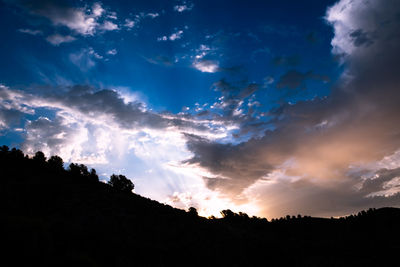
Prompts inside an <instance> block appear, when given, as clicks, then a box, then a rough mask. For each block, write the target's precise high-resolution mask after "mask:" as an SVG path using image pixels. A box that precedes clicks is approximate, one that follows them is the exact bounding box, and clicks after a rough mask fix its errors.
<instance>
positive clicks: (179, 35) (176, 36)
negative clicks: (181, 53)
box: [157, 30, 183, 42]
mask: <svg viewBox="0 0 400 267" xmlns="http://www.w3.org/2000/svg"><path fill="white" fill-rule="evenodd" d="M182 36H183V31H182V30H179V31H176V32H174V33H172V34H171V35H170V36H165V35H164V36H161V37H158V38H157V41H159V42H160V41H168V40H169V41H175V40H179V39H181V38H182Z"/></svg>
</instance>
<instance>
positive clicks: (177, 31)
mask: <svg viewBox="0 0 400 267" xmlns="http://www.w3.org/2000/svg"><path fill="white" fill-rule="evenodd" d="M393 2H394V3H393V4H392V5H391V7H392V10H390V9H388V8H386V7H381V6H380V5H379V3H378V1H371V3H368V2H367V1H362V0H359V1H354V2H352V1H345V0H341V1H289V0H286V1H246V2H244V1H172V0H171V1H129V2H128V1H24V0H21V1H11V0H4V1H1V2H0V20H1V25H2V26H1V27H0V35H1V36H3V38H2V40H3V41H2V42H1V43H0V58H1V59H2V60H1V61H0V84H1V86H2V87H1V89H2V94H1V95H0V97H1V105H0V107H1V113H0V115H1V116H0V119H1V124H0V140H1V143H3V144H6V145H9V146H17V147H20V148H22V149H23V150H24V151H25V152H27V153H34V152H35V151H36V150H42V151H44V152H45V153H46V154H47V155H52V154H59V155H60V156H62V157H63V158H64V160H65V161H66V162H70V161H73V162H80V163H84V164H87V165H89V166H91V167H94V168H96V169H97V170H98V171H99V172H100V173H102V177H103V178H104V179H106V178H107V177H108V176H109V175H110V174H111V173H114V172H118V173H123V174H125V175H127V176H128V177H129V178H131V179H132V180H133V182H134V183H135V185H136V191H137V192H138V193H140V194H142V195H145V196H149V197H152V198H154V199H157V200H159V201H162V202H165V203H168V204H171V205H174V206H177V207H180V208H188V207H189V206H195V207H197V208H198V209H199V211H200V213H201V214H203V215H210V214H214V215H217V214H218V212H219V210H221V209H224V208H232V209H233V210H243V211H245V212H248V213H250V214H256V215H262V216H267V217H268V216H279V215H284V214H283V213H284V212H294V213H299V212H301V211H303V212H305V213H307V212H308V213H311V214H313V215H323V216H325V215H332V214H343V213H347V212H350V211H352V210H353V209H357V208H360V206H357V205H356V204H355V203H356V202H357V201H356V200H355V199H363V200H365V201H362V203H363V204H362V205H375V203H378V202H379V201H382V200H381V199H379V201H378V200H376V199H377V198H382V197H385V196H387V199H384V200H385V201H392V202H393V201H395V200H393V198H394V197H397V195H396V193H397V191H396V189H393V188H397V182H395V181H397V180H395V179H396V177H397V176H394V177H392V180H393V181H392V180H391V181H392V183H394V185H391V186H389V189H388V188H386V187H388V186H387V185H386V183H387V182H388V181H386V180H385V181H382V183H381V184H380V186H381V188H380V190H375V191H376V192H375V191H374V192H369V193H368V194H364V195H363V194H362V193H360V192H361V191H362V190H361V189H362V188H363V181H364V180H365V179H367V180H368V179H369V178H371V177H374V175H376V173H379V171H381V169H382V168H383V167H382V166H383V165H382V164H384V163H382V160H384V159H385V157H386V159H387V157H389V159H390V162H392V161H395V159H396V157H397V156H396V155H397V154H396V153H397V143H396V139H395V138H394V139H393V140H392V139H390V138H389V139H390V142H389V143H390V144H386V141H384V140H380V138H378V137H381V136H382V134H381V133H380V134H378V133H377V136H375V135H373V134H365V133H364V132H365V131H367V132H370V131H369V130H368V129H369V128H368V127H371V125H374V120H373V118H375V117H376V124H380V123H381V122H382V119H381V117H380V116H378V115H376V114H375V113H374V116H370V117H371V118H372V119H371V120H372V123H370V124H365V123H366V121H365V119H364V117H365V116H369V115H367V114H368V112H370V111H368V112H367V110H369V109H367V108H366V107H367V106H368V107H374V108H371V109H376V110H378V111H380V113H379V112H378V114H382V116H383V117H385V120H386V118H391V117H392V116H390V115H389V114H386V111H387V112H389V107H390V105H389V106H388V107H386V106H385V105H384V104H386V103H388V100H387V99H386V98H385V99H380V98H376V97H375V96H374V94H373V92H375V91H374V89H371V90H366V89H364V90H361V89H358V88H364V87H365V86H366V85H365V84H362V82H359V81H360V80H363V79H362V78H364V77H375V76H377V74H376V73H377V71H376V69H374V68H377V66H374V64H372V62H374V56H375V57H376V58H378V55H379V58H380V59H381V61H384V60H386V59H387V61H388V62H386V63H388V64H383V63H382V66H384V67H381V68H380V69H379V71H380V70H383V69H389V68H390V69H391V68H392V67H393V64H395V63H393V62H392V60H391V58H396V56H397V54H395V53H394V52H392V51H391V50H390V49H389V52H390V53H394V54H390V55H389V52H387V54H388V55H387V56H386V54H383V55H381V54H379V53H377V52H376V51H378V50H379V49H380V48H381V47H383V45H389V42H392V43H395V42H396V41H397V39H396V38H395V37H392V36H394V35H393V33H394V32H395V26H396V25H397V24H396V23H397V20H396V14H397V13H396V10H397V7H398V5H397V4H396V3H395V1H393ZM374 9H375V10H378V11H375V15H374V16H371V15H370V14H372V13H371V12H373V11H372V10H374ZM363 12H364V13H363ZM365 16H366V17H365ZM380 16H381V17H380ZM385 18H386V20H385ZM384 23H386V24H385V25H388V26H387V28H385V29H383V28H382V27H381V25H383V24H384ZM392 29H393V32H391V30H392ZM388 36H390V38H386V39H384V37H388ZM392 40H394V41H392ZM384 42H388V44H386V43H384ZM365 55H367V56H365ZM360 59H361V60H360ZM364 61H365V62H364ZM389 61H390V62H389ZM361 63H363V64H361ZM377 65H378V64H377ZM369 66H371V67H370V69H368V67H369ZM363 69H366V70H363ZM361 70H363V71H361ZM379 71H378V72H379ZM369 73H373V75H372V74H371V75H370V74H369ZM389 73H390V71H389ZM365 75H367V76H365ZM381 76H382V75H381ZM350 77H351V78H350ZM371 79H372V78H371ZM389 79H392V77H391V76H390V77H389ZM375 81H377V82H376V83H378V82H379V79H378V78H377V79H375V80H373V81H372V82H371V84H374V82H375ZM386 81H387V79H386V80H385V83H384V82H382V84H381V85H380V86H381V87H382V88H386V87H385V86H386ZM352 83H354V84H353V85H352V86H351V87H348V86H349V85H348V84H352ZM391 84H396V81H393V82H392V83H391ZM367 87H368V86H367ZM371 88H372V87H371ZM387 91H388V93H387V94H386V95H387V96H388V97H389V96H390V99H396V97H397V95H392V94H391V92H392V90H391V89H390V88H389V89H387ZM365 92H371V94H365ZM358 96H362V97H358ZM389 102H390V101H389ZM353 109H355V110H353ZM386 109H388V110H386ZM343 111H346V112H343ZM390 111H392V112H393V110H392V109H390ZM344 113H346V114H352V115H351V116H350V115H344ZM354 114H357V116H356V115H354ZM390 114H392V113H390ZM375 115H376V116H375ZM353 116H354V117H353ZM387 121H388V122H389V121H390V119H388V120H387ZM357 123H360V125H359V128H358V129H360V131H361V130H363V132H362V133H361V132H360V133H359V132H357V131H355V130H354V129H350V128H351V127H350V128H349V125H357ZM388 124H389V123H388ZM377 128H378V127H377ZM381 128H382V129H383V128H384V127H383V126H382V127H381ZM384 130H385V131H391V130H393V129H391V128H390V129H388V128H384ZM382 131H383V130H382ZM342 133H343V134H344V136H345V137H342V136H341V134H342ZM354 136H358V138H356V141H355V140H354ZM371 140H374V141H373V142H372V141H371ZM376 140H378V141H376ZM330 145H332V146H333V145H335V148H337V149H332V148H331V147H329V146H330ZM363 147H368V149H366V150H365V151H364V150H363V149H362V148H363ZM332 150H336V152H335V153H333V152H332ZM371 150H376V151H381V152H380V153H373V152H370V151H371ZM327 151H329V152H327ZM332 153H333V154H332ZM393 157H394V158H395V159H392V158H393ZM339 158H340V160H339ZM379 164H381V165H379ZM385 164H386V163H385ZM299 165H301V166H300V167H299ZM371 166H374V167H371ZM377 166H379V167H377ZM384 166H386V165H384ZM381 167H382V168H381ZM395 167H396V168H397V166H394V165H393V166H392V168H391V169H392V170H395V169H396V168H395ZM385 168H386V167H385ZM389 169H390V168H389ZM365 170H368V171H369V172H368V175H369V176H368V175H367V174H365V173H366V171H365ZM354 172H356V173H357V174H358V177H359V178H358V180H356V181H355V180H354V179H353V178H350V177H353V176H354ZM394 172H395V171H394ZM363 175H364V176H363ZM339 177H340V178H339ZM352 179H353V180H352ZM268 181H269V182H268ZM327 181H329V182H327ZM338 181H339V182H338ZM268 183H270V184H268ZM299 183H300V184H301V186H299V185H298V184H299ZM343 184H346V185H351V186H350V187H351V188H357V186H358V189H357V190H358V191H357V190H356V191H355V192H353V191H349V192H347V193H346V194H348V195H346V196H345V197H344V198H345V199H348V202H346V201H343V203H342V202H341V201H339V202H340V203H338V204H335V205H333V206H332V204H329V203H333V202H335V201H336V199H337V198H340V197H342V198H343V196H338V195H337V194H335V193H337V192H339V191H340V190H342V188H341V186H343ZM385 186H386V187H385ZM296 187H300V188H301V189H299V190H298V191H297V190H294V189H293V188H296ZM332 188H333V189H332ZM360 188H361V189H360ZM326 190H327V191H326ZM360 190H361V191H360ZM331 191H332V192H331ZM293 192H294V193H293ZM322 192H325V193H322ZM377 192H378V193H377ZM379 192H380V193H379ZM388 192H391V193H388ZM375 193H376V194H375ZM293 194H295V195H296V194H297V195H298V198H299V199H301V201H297V202H296V201H295V200H293V199H291V198H290V201H289V200H288V201H286V200H285V201H282V199H281V198H282V196H285V195H288V196H289V195H293ZM318 194H322V195H324V196H326V195H329V196H330V195H332V199H333V200H332V199H329V198H328V197H326V198H327V199H325V197H323V199H324V201H325V202H324V201H322V200H321V201H322V203H326V205H325V206H324V205H321V207H315V208H310V207H309V205H308V203H309V202H310V201H311V200H315V199H314V198H315V195H318ZM268 196H269V197H268ZM278 196H281V197H278ZM353 198H354V199H353ZM374 201H375V202H374ZM311 202H312V201H311ZM392 202H390V203H392ZM271 203H272V204H271ZM284 203H287V204H284ZM298 203H301V204H298ZM335 203H336V202H335ZM357 203H358V202H357ZM371 203H372V204H371ZM379 203H381V202H379ZM394 203H396V202H394Z"/></svg>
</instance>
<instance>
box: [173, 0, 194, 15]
mask: <svg viewBox="0 0 400 267" xmlns="http://www.w3.org/2000/svg"><path fill="white" fill-rule="evenodd" d="M193 7H194V4H193V3H191V2H189V3H188V2H186V1H184V2H183V3H182V4H181V5H176V6H174V10H175V11H177V12H180V13H181V12H184V11H190V10H192V9H193Z"/></svg>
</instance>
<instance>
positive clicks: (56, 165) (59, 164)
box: [47, 156, 64, 170]
mask: <svg viewBox="0 0 400 267" xmlns="http://www.w3.org/2000/svg"><path fill="white" fill-rule="evenodd" d="M47 162H48V164H49V166H50V168H52V169H55V170H61V169H64V161H63V160H62V158H60V157H59V156H51V157H50V158H49V160H48V161H47Z"/></svg>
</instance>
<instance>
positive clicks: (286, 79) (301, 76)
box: [276, 70, 330, 89]
mask: <svg viewBox="0 0 400 267" xmlns="http://www.w3.org/2000/svg"><path fill="white" fill-rule="evenodd" d="M307 80H317V81H322V82H329V81H330V79H329V77H328V76H326V75H319V74H314V73H313V72H312V71H308V72H304V73H303V72H299V71H296V70H289V71H288V72H286V73H285V74H283V75H282V76H281V77H280V78H279V80H278V82H277V84H276V87H277V88H288V89H297V88H300V89H306V81H307Z"/></svg>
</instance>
